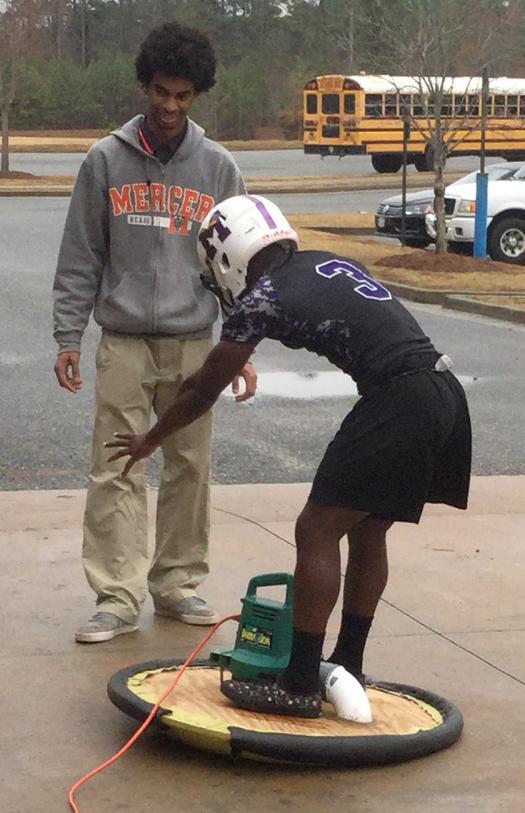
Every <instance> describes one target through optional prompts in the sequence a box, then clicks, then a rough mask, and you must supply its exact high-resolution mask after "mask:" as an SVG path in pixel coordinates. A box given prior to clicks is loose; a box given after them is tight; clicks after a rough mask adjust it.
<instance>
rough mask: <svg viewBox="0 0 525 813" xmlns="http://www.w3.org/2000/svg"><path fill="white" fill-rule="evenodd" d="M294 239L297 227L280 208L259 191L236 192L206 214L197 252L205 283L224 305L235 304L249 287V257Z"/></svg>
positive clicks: (294, 240)
mask: <svg viewBox="0 0 525 813" xmlns="http://www.w3.org/2000/svg"><path fill="white" fill-rule="evenodd" d="M281 241H291V242H293V243H295V245H296V246H297V243H298V238H297V234H296V233H295V231H294V230H293V229H292V228H291V226H290V224H289V223H288V221H287V220H286V218H285V217H284V215H283V213H282V212H281V210H280V209H279V208H278V207H277V206H276V205H275V203H273V202H272V201H270V200H268V199H267V198H263V197H261V196H260V195H237V196H235V197H233V198H228V199H227V200H225V201H222V202H221V203H219V204H217V206H215V207H214V208H213V209H212V210H211V212H209V213H208V215H207V217H206V218H205V220H204V222H203V224H202V226H201V228H200V231H199V239H198V242H197V252H198V255H199V260H200V262H201V265H202V266H203V268H204V269H205V270H204V272H203V274H202V275H201V279H202V281H203V284H204V286H205V287H206V288H208V290H211V291H213V293H214V294H215V295H216V296H217V297H218V299H219V301H220V302H221V305H222V306H226V307H232V306H233V304H234V302H235V300H236V299H237V298H238V297H239V296H240V295H241V294H242V293H243V291H244V290H245V288H246V283H247V276H248V265H249V263H250V260H251V259H252V258H253V257H254V256H255V255H256V254H258V253H259V251H262V249H263V248H266V246H269V245H272V243H276V242H281Z"/></svg>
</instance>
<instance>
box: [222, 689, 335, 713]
mask: <svg viewBox="0 0 525 813" xmlns="http://www.w3.org/2000/svg"><path fill="white" fill-rule="evenodd" d="M221 693H222V694H223V695H224V696H225V697H227V698H228V700H230V701H231V703H233V705H234V706H236V707H237V708H238V709H244V710H245V711H251V712H253V713H255V714H275V715H277V716H278V717H300V718H301V719H302V720H316V719H317V718H318V717H320V716H321V709H294V710H293V711H292V710H291V709H289V707H288V706H279V707H278V706H276V705H274V706H272V705H270V704H269V703H268V702H264V701H261V702H258V701H257V700H252V701H251V702H250V701H249V700H244V699H240V698H238V697H236V695H235V693H233V692H232V693H229V692H228V690H227V689H226V691H225V690H224V687H223V686H221Z"/></svg>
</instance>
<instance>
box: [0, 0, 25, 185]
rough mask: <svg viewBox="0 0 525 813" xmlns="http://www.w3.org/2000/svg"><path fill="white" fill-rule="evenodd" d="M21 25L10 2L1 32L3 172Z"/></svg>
mask: <svg viewBox="0 0 525 813" xmlns="http://www.w3.org/2000/svg"><path fill="white" fill-rule="evenodd" d="M20 43H21V26H20V21H19V19H18V17H17V15H16V13H15V9H14V8H13V7H12V5H11V4H10V3H8V4H7V6H6V10H5V11H4V13H3V15H2V27H1V33H0V110H1V117H2V159H1V163H0V171H1V172H9V111H10V109H11V105H12V104H13V102H14V100H15V94H16V86H17V78H18V64H19V59H20Z"/></svg>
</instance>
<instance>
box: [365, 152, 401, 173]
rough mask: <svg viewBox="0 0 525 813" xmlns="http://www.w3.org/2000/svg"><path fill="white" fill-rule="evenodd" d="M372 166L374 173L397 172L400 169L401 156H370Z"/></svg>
mask: <svg viewBox="0 0 525 813" xmlns="http://www.w3.org/2000/svg"><path fill="white" fill-rule="evenodd" d="M371 158H372V166H373V167H374V169H375V171H376V172H397V171H398V170H399V169H401V164H402V163H403V157H402V156H401V155H372V156H371Z"/></svg>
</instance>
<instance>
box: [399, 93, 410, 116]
mask: <svg viewBox="0 0 525 813" xmlns="http://www.w3.org/2000/svg"><path fill="white" fill-rule="evenodd" d="M411 101H412V95H411V94H410V93H402V94H401V95H400V97H399V115H400V116H405V115H408V116H409V115H410V113H411V112H412V110H411Z"/></svg>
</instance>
